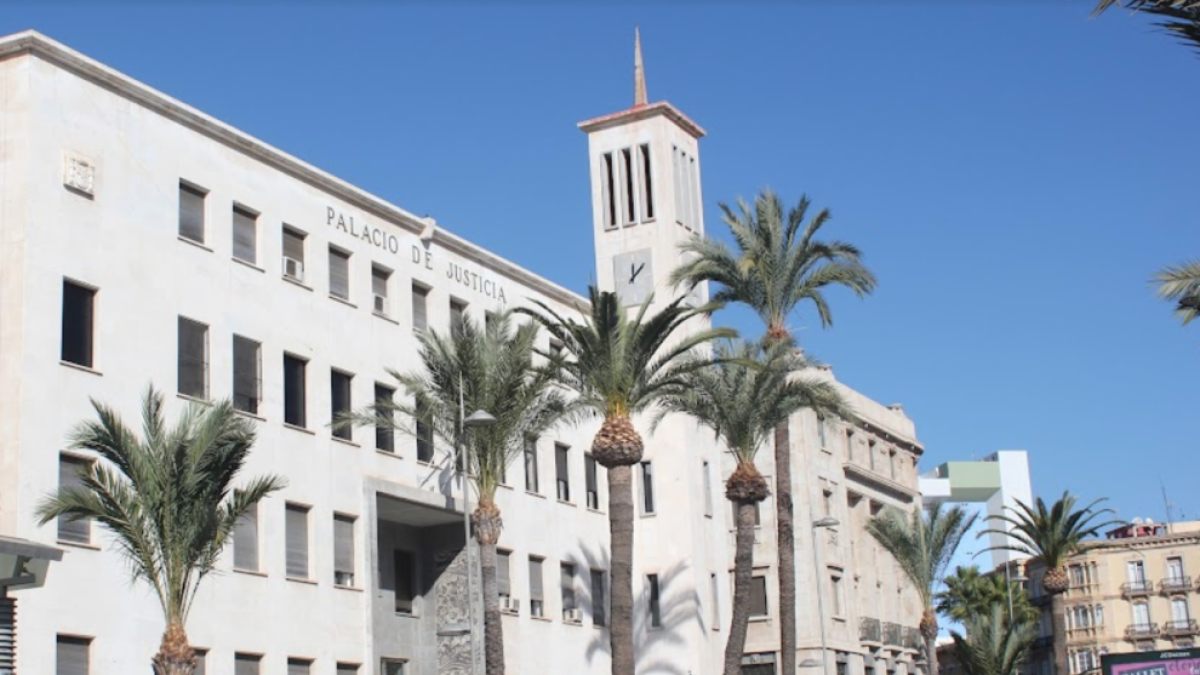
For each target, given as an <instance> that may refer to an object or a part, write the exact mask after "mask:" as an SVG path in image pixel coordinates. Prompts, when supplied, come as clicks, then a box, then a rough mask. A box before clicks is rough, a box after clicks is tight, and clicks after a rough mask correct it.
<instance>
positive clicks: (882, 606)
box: [725, 368, 924, 675]
mask: <svg viewBox="0 0 1200 675" xmlns="http://www.w3.org/2000/svg"><path fill="white" fill-rule="evenodd" d="M824 377H826V378H828V379H829V380H830V381H833V382H834V383H835V385H836V386H837V387H838V389H839V390H840V391H841V392H842V394H843V395H844V396H845V397H846V398H847V399H848V401H849V402H850V404H851V406H852V407H853V408H854V410H855V412H856V413H857V414H858V419H857V420H855V421H853V422H847V421H843V420H821V419H818V417H817V416H816V415H815V414H814V413H812V412H811V411H805V412H802V413H799V414H797V415H794V416H793V417H792V420H791V425H792V426H791V441H792V484H793V501H794V512H795V530H796V576H797V579H796V597H797V605H798V612H797V631H798V633H799V634H798V636H797V649H798V651H799V653H798V655H797V661H798V662H799V663H803V662H804V661H805V660H806V659H812V660H813V661H815V662H820V661H821V657H822V653H821V641H822V636H821V632H820V622H819V616H820V615H819V607H818V605H819V604H823V605H824V623H825V627H826V631H825V636H824V638H825V641H826V643H827V645H828V650H829V651H828V660H829V670H830V674H831V675H910V674H912V673H914V672H918V671H919V670H921V668H919V667H918V665H917V663H918V661H920V660H921V658H920V656H919V650H920V647H921V639H920V634H919V633H918V631H917V628H916V626H917V622H918V621H920V618H921V604H920V600H919V599H918V597H917V594H916V591H915V589H914V588H913V587H912V585H911V584H910V583H909V581H908V578H907V577H906V576H905V575H904V573H903V572H902V571H901V570H900V567H899V566H898V565H897V564H896V562H895V560H894V559H893V558H892V556H891V554H889V553H888V552H887V551H886V550H884V549H883V548H882V547H880V546H879V544H878V543H876V541H875V540H874V538H872V537H871V536H870V535H869V534H867V531H866V523H867V521H868V520H870V518H871V517H873V516H875V515H877V514H878V513H879V512H880V511H881V510H882V509H883V508H884V507H885V506H894V507H896V508H899V509H902V510H904V511H907V512H911V511H912V510H913V509H915V508H920V505H921V499H920V495H919V493H918V492H917V474H918V472H917V462H918V461H919V459H920V457H921V454H922V452H923V451H924V449H923V448H922V446H921V444H920V443H919V441H917V438H916V429H915V426H914V424H913V422H912V420H911V419H909V418H908V416H907V415H905V414H904V410H903V409H902V408H901V407H900V406H899V405H891V406H884V405H881V404H879V403H877V402H875V401H872V400H870V399H868V398H867V397H865V396H863V395H862V394H860V393H858V392H856V391H853V390H851V389H849V388H848V387H845V386H844V385H842V384H841V383H838V382H837V381H836V380H835V379H834V377H833V372H832V370H831V369H829V368H825V369H824ZM757 464H758V465H759V467H760V469H761V471H762V472H763V474H764V475H766V476H767V478H768V481H769V482H771V484H772V485H774V481H773V476H774V471H775V462H774V452H773V449H772V448H771V447H767V448H764V449H763V450H761V451H760V452H759V455H758V459H757ZM731 470H732V460H730V459H728V458H727V459H726V467H725V471H726V473H728V472H729V471H731ZM726 508H727V509H728V508H729V507H728V506H727V507H726ZM759 514H760V523H761V525H760V529H759V530H758V533H757V536H756V538H755V548H754V564H755V584H756V585H755V587H754V588H755V593H756V596H755V604H754V607H755V609H754V610H753V611H754V616H753V617H752V618H751V625H750V630H749V633H748V637H747V640H746V652H747V657H746V663H747V668H746V670H745V672H748V673H749V672H752V673H756V674H757V673H760V672H761V673H772V672H775V671H774V668H773V667H772V666H773V664H774V663H775V662H774V661H773V659H774V658H775V654H776V653H777V652H778V649H779V625H778V623H777V620H778V608H777V607H775V604H776V603H777V602H778V581H777V576H776V561H777V548H776V546H775V540H776V535H775V533H776V524H775V502H774V500H773V499H768V500H767V501H765V502H763V503H762V504H761V505H760V508H759ZM826 517H832V518H834V519H836V520H837V521H838V525H837V526H835V527H821V528H814V527H811V525H812V524H813V523H814V522H816V521H818V520H820V519H822V518H826ZM729 522H730V523H731V525H730V527H732V520H730V521H729ZM729 541H730V544H729V546H730V547H731V548H732V546H733V544H732V542H733V532H732V530H731V531H730V533H729ZM814 546H815V547H816V548H815V553H816V560H817V563H816V566H815V569H816V571H815V573H814V564H813V560H814V557H813V553H814V548H813V547H814ZM818 590H819V592H820V593H822V594H823V595H822V596H821V598H820V602H818V597H817V595H816V593H817V592H818ZM810 668H815V669H813V670H807V669H802V670H801V673H804V672H809V673H820V670H819V668H816V667H815V666H810Z"/></svg>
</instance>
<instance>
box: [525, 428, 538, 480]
mask: <svg viewBox="0 0 1200 675" xmlns="http://www.w3.org/2000/svg"><path fill="white" fill-rule="evenodd" d="M525 490H526V491H528V492H535V493H536V492H538V460H537V439H536V438H526V439H525Z"/></svg>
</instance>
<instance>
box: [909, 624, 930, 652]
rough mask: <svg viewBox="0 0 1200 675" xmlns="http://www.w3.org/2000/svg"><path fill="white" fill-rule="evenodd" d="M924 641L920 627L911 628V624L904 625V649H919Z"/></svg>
mask: <svg viewBox="0 0 1200 675" xmlns="http://www.w3.org/2000/svg"><path fill="white" fill-rule="evenodd" d="M924 642H925V637H924V636H923V635H921V629H920V628H913V627H912V626H905V627H904V648H905V649H914V650H917V651H920V650H921V647H922V645H923V643H924Z"/></svg>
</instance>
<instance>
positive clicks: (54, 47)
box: [0, 30, 587, 307]
mask: <svg viewBox="0 0 1200 675" xmlns="http://www.w3.org/2000/svg"><path fill="white" fill-rule="evenodd" d="M21 54H32V55H34V56H37V57H39V58H41V59H44V60H45V61H47V62H50V63H53V64H54V65H57V66H59V67H61V68H64V69H65V70H67V71H69V72H71V73H74V74H76V75H78V76H80V77H82V78H84V79H86V80H88V81H90V82H93V83H94V84H96V85H98V86H101V87H104V88H105V89H108V90H110V91H112V92H114V93H116V94H117V95H119V96H123V97H125V98H127V99H129V100H131V101H133V102H135V103H137V104H139V105H141V106H144V107H145V108H147V109H149V110H152V111H154V112H156V113H158V114H160V115H162V116H163V117H166V118H167V119H169V120H172V121H174V122H177V123H179V124H181V125H183V126H185V127H187V128H189V129H192V130H193V131H196V132H198V133H200V134H203V135H204V136H207V137H209V138H211V139H213V140H215V141H218V142H220V143H223V144H225V145H227V146H229V147H230V148H233V149H234V150H237V151H238V152H241V153H243V154H245V155H246V156H248V157H251V158H253V159H256V160H258V161H260V162H262V163H264V164H266V165H268V166H270V167H273V168H275V169H277V170H279V171H282V172H283V173H286V174H288V175H290V176H292V177H293V178H296V179H298V180H301V181H304V182H305V183H308V184H309V185H312V186H313V187H315V188H318V189H320V190H323V191H325V192H327V193H328V194H329V195H331V196H333V197H336V198H337V199H340V200H342V201H344V202H346V203H347V204H350V205H353V206H355V207H357V208H360V209H362V210H363V211H365V212H367V213H370V214H372V215H374V216H376V217H378V218H380V219H382V220H383V221H385V222H387V223H390V224H392V225H394V226H397V227H399V228H401V229H402V230H405V231H407V232H410V233H412V234H420V233H421V231H422V230H423V229H424V228H425V225H426V221H425V220H424V219H422V218H419V217H417V216H415V215H413V214H412V213H409V212H408V211H405V210H404V209H402V208H400V207H399V206H396V205H395V204H392V203H390V202H388V201H386V200H384V199H382V198H380V197H377V196H375V195H373V194H371V193H369V192H367V191H365V190H363V189H361V188H358V187H355V186H354V185H351V184H350V183H347V182H346V181H344V180H342V179H340V178H337V177H335V176H333V175H332V174H330V173H327V172H325V171H322V170H321V169H318V168H317V167H315V166H313V165H311V164H309V163H307V162H305V161H303V160H301V159H299V158H298V157H295V156H293V155H290V154H288V153H286V152H284V151H283V150H280V149H279V148H276V147H274V146H272V145H270V144H269V143H266V142H264V141H261V140H259V139H257V138H255V137H253V136H251V135H249V134H247V133H245V132H243V131H239V130H238V129H236V128H234V127H232V126H230V125H228V124H225V123H224V122H221V121H220V120H217V119H216V118H214V117H211V116H209V115H206V114H205V113H203V112H200V111H199V110H197V109H196V108H193V107H191V106H189V105H187V104H186V103H183V102H182V101H179V100H178V99H175V98H172V97H171V96H168V95H167V94H164V93H163V92H161V91H158V90H157V89H154V88H153V87H150V86H149V85H147V84H145V83H143V82H140V81H138V80H135V79H133V78H131V77H129V76H128V75H125V74H123V73H121V72H119V71H117V70H114V69H112V68H109V67H108V66H106V65H104V64H102V63H100V62H99V61H96V60H94V59H91V58H89V57H87V56H85V55H83V54H81V53H80V52H77V51H75V50H74V49H71V48H70V47H67V46H66V45H64V44H62V43H60V42H57V41H55V40H52V39H50V38H48V37H46V36H45V35H42V34H41V33H39V32H37V31H34V30H28V31H23V32H20V33H15V34H13V35H9V36H7V37H3V38H0V60H5V59H8V58H11V57H14V56H19V55H21ZM433 243H435V244H439V245H441V246H443V247H444V248H445V249H446V250H448V251H453V252H454V253H457V254H458V255H460V256H462V257H464V258H466V259H468V260H471V261H473V262H476V263H478V264H480V265H483V266H485V267H487V268H489V269H490V270H492V271H494V272H496V273H498V274H501V275H503V276H505V277H508V278H509V279H511V280H513V281H514V282H516V283H518V284H522V285H524V286H527V287H531V288H533V289H535V290H537V291H539V292H541V293H543V294H545V295H546V296H547V297H549V298H552V299H554V300H557V301H558V302H561V303H563V304H565V305H568V306H570V307H581V306H584V305H586V304H587V300H586V298H584V297H583V296H582V295H580V294H578V293H575V292H574V291H571V290H569V289H567V288H565V287H563V286H560V285H558V284H556V283H554V282H552V281H550V280H549V279H546V278H544V277H540V276H538V275H536V274H533V273H532V272H529V271H528V270H526V269H525V268H523V267H521V266H519V265H517V264H516V263H513V262H512V261H509V260H507V259H505V258H502V257H500V256H498V255H496V254H494V253H491V252H489V251H486V250H485V249H483V248H481V247H479V246H476V245H475V244H472V243H470V242H468V241H467V240H466V239H463V238H462V237H459V236H457V235H454V234H451V233H449V232H447V231H445V230H443V229H441V228H440V226H439V228H438V229H437V230H436V231H435V233H434V239H433Z"/></svg>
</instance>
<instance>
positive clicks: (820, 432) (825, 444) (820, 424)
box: [817, 415, 829, 450]
mask: <svg viewBox="0 0 1200 675" xmlns="http://www.w3.org/2000/svg"><path fill="white" fill-rule="evenodd" d="M817 441H818V442H819V443H820V444H821V449H822V450H828V449H829V440H828V437H827V436H826V435H825V419H824V418H823V417H821V416H820V415H818V416H817Z"/></svg>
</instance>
